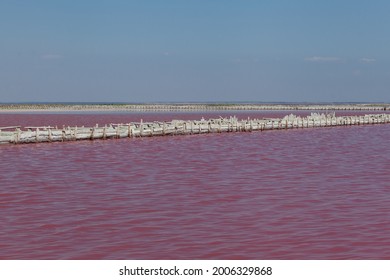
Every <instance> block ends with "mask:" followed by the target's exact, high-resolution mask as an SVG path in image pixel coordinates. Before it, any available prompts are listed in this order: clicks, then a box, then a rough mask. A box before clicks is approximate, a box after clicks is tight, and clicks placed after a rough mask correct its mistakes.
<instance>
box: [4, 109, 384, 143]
mask: <svg viewBox="0 0 390 280" xmlns="http://www.w3.org/2000/svg"><path fill="white" fill-rule="evenodd" d="M389 122H390V114H369V115H362V116H336V115H335V114H334V113H333V114H318V113H312V114H311V115H309V116H305V117H301V116H295V115H292V114H291V115H288V116H285V117H284V118H263V119H244V120H238V119H237V118H236V117H230V118H222V117H221V118H217V119H209V120H205V119H201V120H188V121H184V120H172V121H170V122H158V121H156V122H143V121H142V120H141V122H138V123H135V122H132V123H126V124H123V123H121V124H110V125H105V126H103V127H101V126H98V125H96V126H95V127H77V126H76V127H65V126H64V127H62V128H58V127H50V126H41V127H24V128H22V127H20V126H8V127H0V144H22V143H40V142H55V141H75V140H94V139H108V138H125V137H129V138H132V137H151V136H165V135H187V134H202V133H222V132H238V131H263V130H274V129H291V128H310V127H330V126H346V125H366V124H387V123H389Z"/></svg>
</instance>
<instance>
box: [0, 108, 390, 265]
mask: <svg viewBox="0 0 390 280" xmlns="http://www.w3.org/2000/svg"><path fill="white" fill-rule="evenodd" d="M289 113H291V112H281V111H279V112H278V111H275V112H214V113H213V112H203V113H199V112H198V113H195V112H194V113H121V114H119V113H109V114H107V113H105V114H98V113H85V114H42V113H36V114H13V113H12V114H11V113H10V114H0V126H8V125H22V126H27V125H31V126H35V125H37V126H41V125H58V126H62V125H79V126H81V125H86V126H87V125H95V124H96V123H99V124H100V125H104V124H108V123H118V122H124V123H126V122H130V121H139V120H140V119H141V118H142V119H143V120H144V121H148V120H150V121H152V120H171V119H200V118H201V117H202V116H203V117H205V118H209V117H212V118H213V117H218V116H219V115H221V116H229V115H237V116H238V117H239V118H247V117H248V116H249V117H277V116H284V115H286V114H289ZM294 113H295V114H301V115H305V114H307V112H294ZM362 113H365V112H337V114H338V115H345V114H362ZM389 139H390V125H388V124H387V125H366V126H348V127H332V128H329V127H326V128H314V129H293V130H283V131H277V130H276V131H263V132H252V133H249V132H247V133H244V132H243V133H224V134H204V135H191V136H172V137H153V138H142V139H141V138H137V139H115V140H98V141H80V142H65V143H42V144H28V145H2V146H0V213H1V215H0V259H390V238H389V236H390V173H389V168H390V144H389Z"/></svg>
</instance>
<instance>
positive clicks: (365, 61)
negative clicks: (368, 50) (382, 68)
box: [359, 57, 376, 63]
mask: <svg viewBox="0 0 390 280" xmlns="http://www.w3.org/2000/svg"><path fill="white" fill-rule="evenodd" d="M359 61H360V62H362V63H374V62H375V61H376V59H375V58H366V57H363V58H361V59H360V60H359Z"/></svg>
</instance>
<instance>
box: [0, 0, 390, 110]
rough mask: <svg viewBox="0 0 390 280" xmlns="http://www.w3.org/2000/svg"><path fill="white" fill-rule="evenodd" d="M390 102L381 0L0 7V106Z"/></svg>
mask: <svg viewBox="0 0 390 280" xmlns="http://www.w3.org/2000/svg"><path fill="white" fill-rule="evenodd" d="M31 101H34V102H170V101H175V102H203V101H211V102H223V101H257V102H262V101H263V102H281V101H285V102H348V101H353V102H366V101H370V102H390V1H382V0H379V1H375V0H373V1H361V0H355V1H343V0H340V1H336V0H335V1H333V0H330V1H309V0H302V1H287V0H258V1H256V0H164V1H162V0H159V1H157V0H154V1H152V0H150V1H148V0H138V1H136V0H127V1H125V0H117V1H114V0H111V1H109V0H105V1H99V0H94V1H92V0H78V1H55V0H34V1H29V0H25V1H22V0H1V1H0V102H31Z"/></svg>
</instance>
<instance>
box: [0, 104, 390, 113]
mask: <svg viewBox="0 0 390 280" xmlns="http://www.w3.org/2000/svg"><path fill="white" fill-rule="evenodd" d="M224 110H229V111H231V110H238V111H240V110H252V111H255V110H375V111H378V110H381V111H383V110H385V111H387V110H390V103H384V104H371V103H367V104H233V103H226V104H223V103H221V104H215V103H211V104H184V103H183V104H182V103H180V104H179V103H177V104H175V103H174V104H0V111H135V112H137V111H224Z"/></svg>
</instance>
